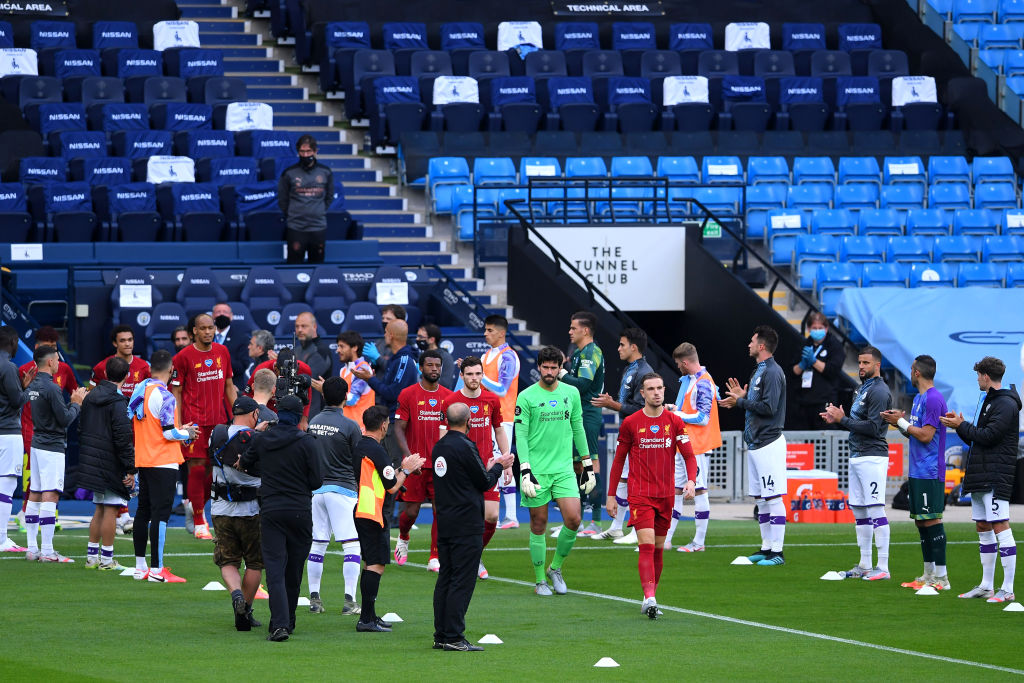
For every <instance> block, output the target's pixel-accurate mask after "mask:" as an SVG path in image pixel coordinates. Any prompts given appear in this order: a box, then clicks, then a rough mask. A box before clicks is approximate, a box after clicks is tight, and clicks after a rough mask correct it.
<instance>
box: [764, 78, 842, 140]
mask: <svg viewBox="0 0 1024 683" xmlns="http://www.w3.org/2000/svg"><path fill="white" fill-rule="evenodd" d="M778 88H779V111H778V112H776V115H775V121H776V123H775V126H776V128H777V129H783V128H785V127H786V126H787V125H788V127H789V128H791V129H792V130H796V131H804V132H817V131H823V130H825V125H826V124H827V123H828V118H829V115H830V110H829V108H828V105H826V104H825V89H824V84H823V82H822V80H821V79H820V78H817V77H800V78H788V77H787V78H780V79H779V84H778ZM787 121H788V123H787Z"/></svg>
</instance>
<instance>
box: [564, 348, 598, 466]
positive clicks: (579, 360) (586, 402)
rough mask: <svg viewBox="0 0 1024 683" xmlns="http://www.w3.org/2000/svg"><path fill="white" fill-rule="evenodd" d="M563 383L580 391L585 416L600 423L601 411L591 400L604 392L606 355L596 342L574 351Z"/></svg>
mask: <svg viewBox="0 0 1024 683" xmlns="http://www.w3.org/2000/svg"><path fill="white" fill-rule="evenodd" d="M562 381H563V382H566V383H567V384H571V385H573V386H574V387H576V388H577V389H579V392H580V401H581V403H582V404H583V415H584V416H585V417H587V418H589V419H590V420H591V421H593V420H595V419H596V420H597V421H598V422H600V420H601V409H600V408H598V407H596V406H593V405H591V404H590V399H592V398H597V396H598V395H599V394H601V393H602V392H604V353H602V352H601V348H600V347H599V346H598V345H597V343H596V342H590V343H589V344H587V345H586V346H584V347H583V348H582V349H576V350H575V351H573V353H572V359H571V360H570V362H569V373H568V374H566V375H565V376H564V377H562ZM581 452H582V451H581Z"/></svg>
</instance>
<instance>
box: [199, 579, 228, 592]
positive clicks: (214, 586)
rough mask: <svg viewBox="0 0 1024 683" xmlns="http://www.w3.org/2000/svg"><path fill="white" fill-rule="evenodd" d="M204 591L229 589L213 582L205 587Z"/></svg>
mask: <svg viewBox="0 0 1024 683" xmlns="http://www.w3.org/2000/svg"><path fill="white" fill-rule="evenodd" d="M203 590H204V591H226V590H227V588H225V587H224V586H222V585H220V584H219V583H217V582H216V581H211V582H210V583H208V584H206V585H205V586H203Z"/></svg>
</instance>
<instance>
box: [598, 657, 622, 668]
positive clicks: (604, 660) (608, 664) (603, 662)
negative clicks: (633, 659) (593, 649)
mask: <svg viewBox="0 0 1024 683" xmlns="http://www.w3.org/2000/svg"><path fill="white" fill-rule="evenodd" d="M618 665H619V663H618V662H616V661H615V660H614V659H612V658H611V657H601V659H599V660H597V664H595V665H594V666H596V667H599V668H601V669H611V668H614V667H616V666H618Z"/></svg>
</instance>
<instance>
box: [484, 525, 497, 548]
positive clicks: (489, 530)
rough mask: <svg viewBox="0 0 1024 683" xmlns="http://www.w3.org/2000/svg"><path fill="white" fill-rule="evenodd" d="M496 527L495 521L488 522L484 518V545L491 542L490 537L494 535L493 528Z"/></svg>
mask: <svg viewBox="0 0 1024 683" xmlns="http://www.w3.org/2000/svg"><path fill="white" fill-rule="evenodd" d="M497 528H498V523H497V522H488V521H487V520H484V547H485V548H486V547H487V544H488V543H490V542H491V537H492V536H494V530H495V529H497Z"/></svg>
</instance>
